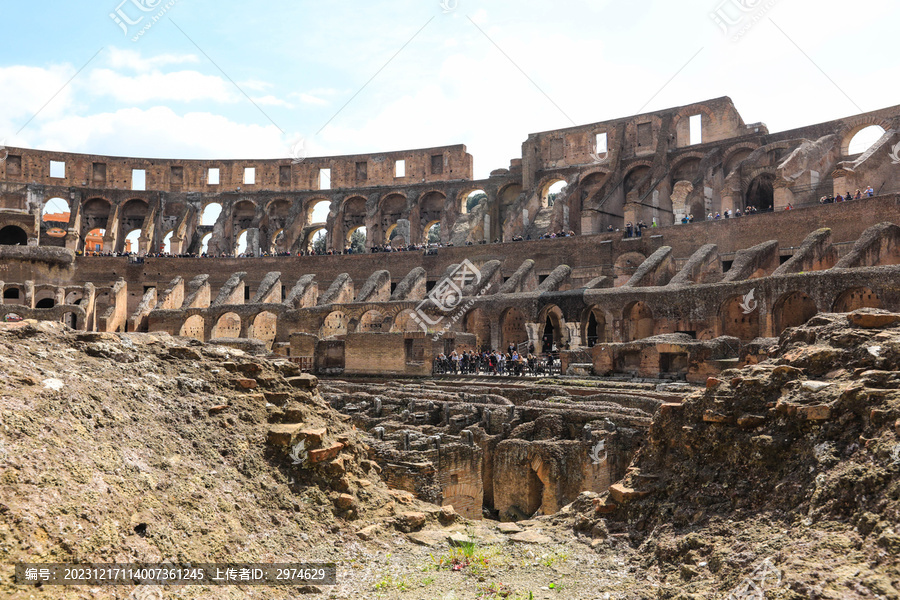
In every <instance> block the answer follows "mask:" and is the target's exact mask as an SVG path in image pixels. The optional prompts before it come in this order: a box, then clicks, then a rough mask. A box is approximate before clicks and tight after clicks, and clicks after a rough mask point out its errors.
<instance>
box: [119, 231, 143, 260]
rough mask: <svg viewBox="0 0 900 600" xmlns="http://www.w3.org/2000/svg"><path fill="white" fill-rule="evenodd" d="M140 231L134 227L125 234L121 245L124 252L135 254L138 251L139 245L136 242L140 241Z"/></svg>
mask: <svg viewBox="0 0 900 600" xmlns="http://www.w3.org/2000/svg"><path fill="white" fill-rule="evenodd" d="M141 233H142V232H141V230H140V229H135V230H134V231H131V232H129V233H128V235H126V236H125V244H124V246H123V251H124V252H128V253H132V254H137V253H138V252H139V251H140V245H139V243H138V242H139V241H140V238H141Z"/></svg>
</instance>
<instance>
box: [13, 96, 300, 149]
mask: <svg viewBox="0 0 900 600" xmlns="http://www.w3.org/2000/svg"><path fill="white" fill-rule="evenodd" d="M31 137H32V138H33V139H34V140H35V143H34V144H33V145H34V146H36V147H39V148H46V149H59V150H66V151H70V152H85V153H96V154H106V155H111V156H141V157H153V158H194V159H201V158H222V159H225V158H247V159H253V158H277V157H285V156H287V155H288V145H287V142H286V141H285V140H284V138H283V136H282V134H281V132H280V131H279V130H278V128H276V127H275V126H274V125H266V126H262V125H253V124H250V125H248V124H244V123H236V122H234V121H232V120H230V119H227V118H225V117H223V116H221V115H214V114H211V113H207V112H193V113H187V114H184V115H179V114H177V113H175V112H174V111H173V110H172V109H170V108H167V107H161V106H157V107H153V108H149V109H146V110H144V109H139V108H128V109H121V110H117V111H114V112H109V113H101V114H94V115H90V116H85V117H83V116H68V117H64V118H60V119H57V120H54V121H52V122H49V123H45V124H44V125H42V126H41V127H40V128H39V129H38V131H37V132H36V134H34V135H33V136H31Z"/></svg>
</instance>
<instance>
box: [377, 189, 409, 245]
mask: <svg viewBox="0 0 900 600" xmlns="http://www.w3.org/2000/svg"><path fill="white" fill-rule="evenodd" d="M407 218H408V217H407V215H406V198H404V197H403V196H401V195H400V194H389V195H388V196H387V197H385V199H384V200H383V201H382V202H381V219H380V221H379V223H380V224H381V231H382V232H384V241H385V242H388V241H390V240H391V237H390V234H392V233H394V230H395V229H396V228H397V225H398V221H400V220H401V219H407ZM398 234H399V232H398V233H397V234H395V235H394V237H397V235H398ZM400 237H402V238H403V243H404V244H405V243H406V242H407V240H406V235H400ZM376 242H377V240H376Z"/></svg>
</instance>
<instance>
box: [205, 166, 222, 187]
mask: <svg viewBox="0 0 900 600" xmlns="http://www.w3.org/2000/svg"><path fill="white" fill-rule="evenodd" d="M206 183H208V184H209V185H219V169H218V168H211V169H209V170H208V171H207V172H206Z"/></svg>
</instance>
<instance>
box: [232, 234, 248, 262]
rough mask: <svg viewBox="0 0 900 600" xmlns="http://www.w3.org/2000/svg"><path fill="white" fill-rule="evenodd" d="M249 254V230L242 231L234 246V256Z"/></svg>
mask: <svg viewBox="0 0 900 600" xmlns="http://www.w3.org/2000/svg"><path fill="white" fill-rule="evenodd" d="M246 252H247V230H246V229H245V230H244V231H242V232H241V233H240V234H239V235H238V237H237V242H235V244H234V255H235V256H240V255H242V254H245V253H246Z"/></svg>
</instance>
